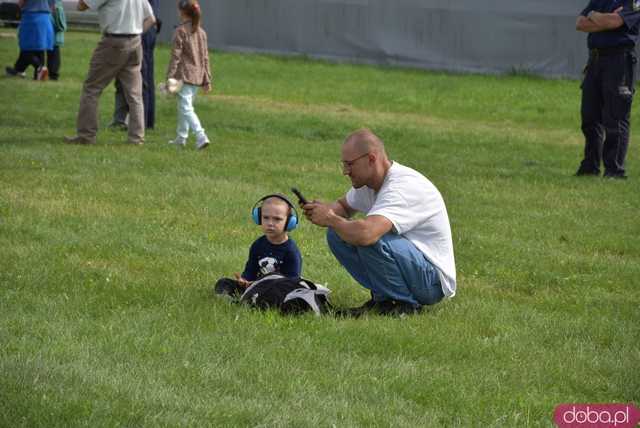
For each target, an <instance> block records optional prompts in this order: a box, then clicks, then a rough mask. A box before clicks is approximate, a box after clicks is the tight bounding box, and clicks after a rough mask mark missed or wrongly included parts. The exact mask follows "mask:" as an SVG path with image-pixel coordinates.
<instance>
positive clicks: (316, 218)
mask: <svg viewBox="0 0 640 428" xmlns="http://www.w3.org/2000/svg"><path fill="white" fill-rule="evenodd" d="M302 209H303V210H304V215H305V217H307V219H308V220H309V221H310V222H311V223H313V224H315V225H316V226H322V227H328V226H330V225H331V222H332V220H333V219H334V218H335V217H336V213H335V212H334V211H333V209H332V208H331V205H329V204H325V203H322V202H320V201H312V202H309V203H308V204H304V205H303V206H302Z"/></svg>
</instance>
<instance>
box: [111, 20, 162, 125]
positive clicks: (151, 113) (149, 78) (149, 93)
mask: <svg viewBox="0 0 640 428" xmlns="http://www.w3.org/2000/svg"><path fill="white" fill-rule="evenodd" d="M155 47H156V29H155V27H152V28H150V29H149V30H148V31H147V32H146V33H144V34H143V35H142V69H141V73H142V102H143V104H144V124H145V128H151V129H153V127H154V126H155V122H156V91H155V89H156V88H155V82H154V79H153V73H154V67H153V51H154V49H155ZM128 113H129V106H128V105H127V100H126V99H125V96H124V93H123V91H122V85H121V84H120V82H118V80H116V99H115V108H114V112H113V123H114V124H119V125H124V124H125V123H126V118H127V114H128Z"/></svg>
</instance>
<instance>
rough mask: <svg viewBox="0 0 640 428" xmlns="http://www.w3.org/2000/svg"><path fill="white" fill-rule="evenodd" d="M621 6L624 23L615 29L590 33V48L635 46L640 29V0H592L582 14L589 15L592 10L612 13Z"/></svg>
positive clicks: (588, 41)
mask: <svg viewBox="0 0 640 428" xmlns="http://www.w3.org/2000/svg"><path fill="white" fill-rule="evenodd" d="M620 6H622V7H623V9H622V10H621V11H620V12H619V14H620V17H622V20H623V21H624V24H623V25H622V26H621V27H620V28H616V29H615V30H609V31H601V32H597V33H589V36H588V38H587V45H588V46H589V49H594V48H613V47H624V46H629V47H633V46H635V44H636V41H637V40H638V33H639V30H640V0H591V1H590V2H589V4H588V5H587V7H586V8H585V9H584V10H583V11H582V13H581V15H583V16H587V15H588V14H589V12H591V11H592V10H595V11H596V12H601V13H612V12H613V11H614V10H616V9H617V8H619V7H620Z"/></svg>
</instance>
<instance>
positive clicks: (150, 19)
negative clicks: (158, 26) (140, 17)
mask: <svg viewBox="0 0 640 428" xmlns="http://www.w3.org/2000/svg"><path fill="white" fill-rule="evenodd" d="M155 23H156V18H154V17H153V16H150V17H148V18H147V19H145V20H144V22H143V23H142V32H143V33H146V32H147V30H148V29H149V28H151V27H153V26H154V25H155Z"/></svg>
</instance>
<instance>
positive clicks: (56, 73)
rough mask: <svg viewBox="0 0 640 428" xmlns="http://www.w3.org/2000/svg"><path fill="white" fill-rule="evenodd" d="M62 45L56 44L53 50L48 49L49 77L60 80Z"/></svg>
mask: <svg viewBox="0 0 640 428" xmlns="http://www.w3.org/2000/svg"><path fill="white" fill-rule="evenodd" d="M61 62H62V60H61V58H60V46H54V47H53V50H52V51H47V68H48V69H49V79H51V80H58V78H59V77H60V64H61Z"/></svg>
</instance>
